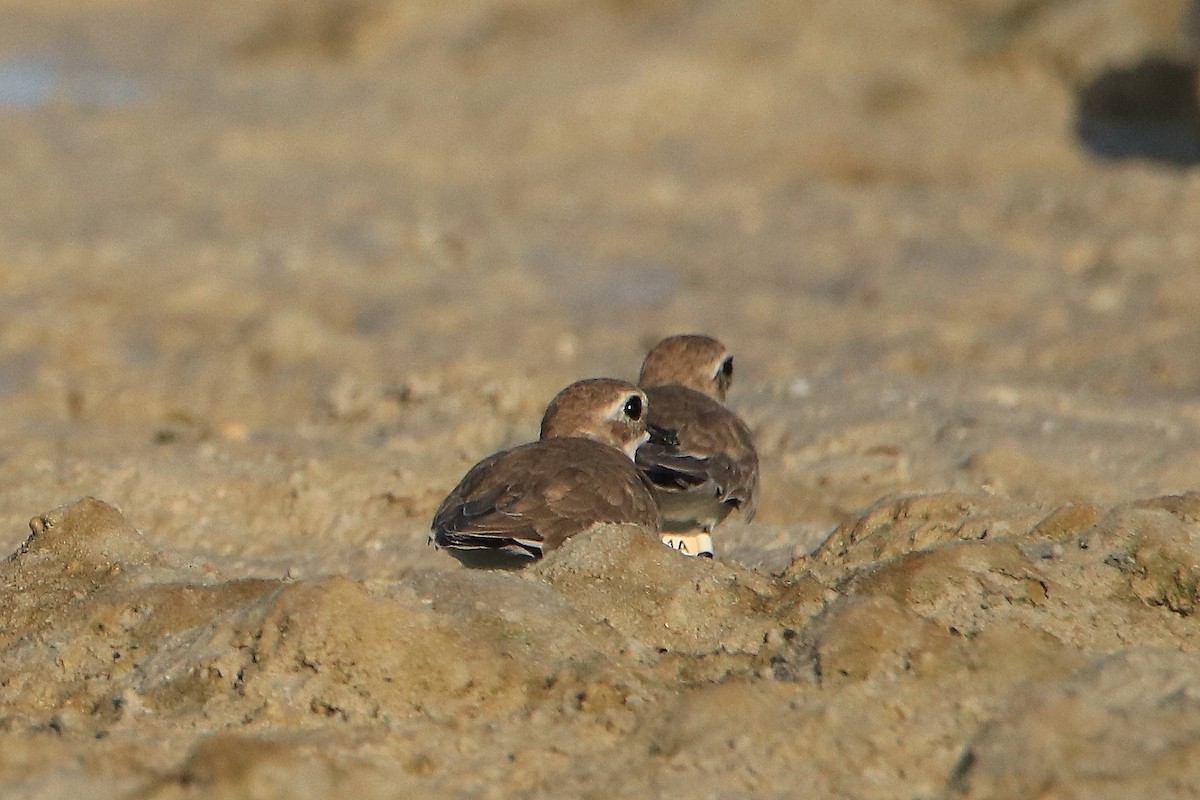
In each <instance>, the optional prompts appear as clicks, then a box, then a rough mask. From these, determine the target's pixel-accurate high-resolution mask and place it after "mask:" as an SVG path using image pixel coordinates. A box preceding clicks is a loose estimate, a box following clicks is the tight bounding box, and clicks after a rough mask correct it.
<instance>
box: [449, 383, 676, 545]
mask: <svg viewBox="0 0 1200 800" xmlns="http://www.w3.org/2000/svg"><path fill="white" fill-rule="evenodd" d="M648 406H649V404H648V402H647V399H646V394H645V392H643V391H642V390H641V389H639V388H638V387H637V386H634V385H633V384H631V383H627V382H625V381H619V380H613V379H610V378H592V379H589V380H583V381H579V382H577V383H573V384H571V385H570V386H568V387H566V388H565V389H563V390H562V391H561V392H559V393H558V395H557V396H556V397H555V398H554V399H553V400H552V401H551V402H550V405H549V406H548V407H547V408H546V414H545V416H544V417H543V418H542V428H541V438H540V439H539V440H538V441H536V442H531V443H529V444H524V445H520V446H518V447H514V448H512V449H511V450H504V451H502V452H499V453H496V454H495V455H492V456H489V457H488V458H485V459H484V460H483V461H480V462H479V463H478V464H476V465H475V466H474V467H472V468H471V469H470V470H469V471H468V472H467V474H466V475H465V476H464V477H463V479H462V480H461V481H460V482H459V484H458V486H456V487H454V490H453V491H451V492H450V495H449V496H448V497H447V498H446V499H445V500H444V501H442V505H441V507H440V508H439V509H438V510H437V513H436V514H435V515H434V517H433V525H432V528H433V534H432V535H431V536H430V537H429V538H430V541H432V542H433V543H434V544H435V545H437V546H438V547H444V548H446V549H447V550H449V551H450V553H451V554H452V555H455V556H456V557H458V558H460V560H462V561H464V563H487V562H488V561H489V559H488V558H487V556H495V555H498V554H505V555H507V556H515V557H517V560H519V559H523V558H528V559H534V558H538V557H540V556H541V555H542V554H543V553H544V552H547V551H550V550H553V549H554V548H556V547H559V546H560V545H561V544H562V543H563V542H564V541H565V540H566V539H568V538H569V537H571V536H573V535H575V534H577V533H580V532H581V531H584V530H587V529H588V528H590V527H591V526H593V525H595V524H596V523H599V522H632V523H636V524H638V525H641V526H643V527H645V528H646V529H647V530H650V531H652V532H654V533H655V534H658V533H659V532H660V528H659V513H658V503H657V502H656V499H655V495H654V490H653V487H652V486H651V485H650V482H649V481H648V480H647V478H646V477H645V475H643V474H642V473H641V472H640V471H639V470H638V469H637V467H635V466H634V463H633V457H634V454H635V453H636V452H637V450H638V448H639V447H640V446H642V445H643V444H644V443H646V442H647V441H654V442H661V443H662V444H664V445H669V444H670V443H671V442H674V441H675V439H674V436H673V435H672V434H671V433H670V432H669V431H665V430H660V429H658V428H657V427H655V426H654V425H652V424H650V423H649V422H648V420H647V408H648ZM479 556H484V558H482V559H480V558H479ZM512 560H513V559H509V561H510V563H511V561H512ZM492 563H494V560H493V561H492Z"/></svg>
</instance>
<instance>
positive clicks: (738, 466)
mask: <svg viewBox="0 0 1200 800" xmlns="http://www.w3.org/2000/svg"><path fill="white" fill-rule="evenodd" d="M732 380H733V356H732V355H730V354H729V351H728V350H727V349H726V348H725V345H723V344H721V343H720V342H719V341H717V340H716V339H713V338H712V337H710V336H700V335H694V334H690V335H682V336H670V337H668V338H666V339H663V340H662V341H661V342H659V343H658V344H657V345H655V346H654V348H653V349H651V350H650V353H649V354H648V355H647V356H646V360H645V361H644V362H643V363H642V371H641V375H640V376H639V377H638V383H639V384H640V385H641V387H642V389H643V390H644V391H645V392H646V396H647V398H648V399H649V421H650V423H651V424H652V425H657V426H660V427H663V428H669V429H672V430H674V432H675V434H676V437H677V443H675V444H670V443H666V442H652V443H649V444H647V445H646V446H645V447H642V448H641V449H639V450H638V451H637V457H636V458H637V465H638V466H639V467H640V468H641V469H642V471H643V472H644V473H645V474H646V476H647V477H648V478H649V479H650V481H651V482H652V483H653V484H654V487H655V490H656V491H657V493H658V501H659V507H660V509H661V511H662V521H663V534H662V539H663V541H664V542H665V543H666V544H668V545H669V546H671V547H673V548H675V549H676V550H679V551H680V552H683V553H686V554H688V555H699V556H708V557H710V558H711V557H712V554H713V547H712V536H711V534H712V530H713V528H714V527H715V526H716V525H717V524H718V523H719V522H721V521H722V520H724V519H725V518H726V517H727V516H728V515H729V514H730V513H731V512H732V511H733V510H735V509H737V510H739V511H741V513H742V516H743V518H744V519H746V520H750V519H752V518H753V517H754V510H755V507H756V505H757V504H758V452H757V451H756V450H755V449H754V440H753V437H752V436H751V434H750V429H749V428H748V427H746V423H744V422H742V420H741V419H740V418H739V417H738V416H737V414H735V413H733V412H732V411H730V410H729V409H728V408H726V407H725V406H724V404H723V401H724V400H725V394H726V392H728V391H729V385H730V383H731V382H732ZM697 530H698V531H699V533H697V532H696V531H697Z"/></svg>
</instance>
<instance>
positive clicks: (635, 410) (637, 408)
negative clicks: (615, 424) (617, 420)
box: [625, 394, 642, 422]
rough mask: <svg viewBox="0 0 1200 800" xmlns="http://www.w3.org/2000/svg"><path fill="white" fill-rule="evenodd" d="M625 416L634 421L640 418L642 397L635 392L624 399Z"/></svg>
mask: <svg viewBox="0 0 1200 800" xmlns="http://www.w3.org/2000/svg"><path fill="white" fill-rule="evenodd" d="M625 416H627V417H629V418H630V419H631V420H634V421H635V422H636V421H637V420H639V419H641V418H642V398H640V397H638V396H637V395H636V394H635V395H633V396H632V397H630V398H629V399H628V400H626V401H625Z"/></svg>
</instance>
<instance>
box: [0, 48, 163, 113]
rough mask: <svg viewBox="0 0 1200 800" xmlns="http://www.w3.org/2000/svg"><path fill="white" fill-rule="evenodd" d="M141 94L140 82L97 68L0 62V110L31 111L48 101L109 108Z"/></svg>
mask: <svg viewBox="0 0 1200 800" xmlns="http://www.w3.org/2000/svg"><path fill="white" fill-rule="evenodd" d="M141 95H142V87H141V85H140V84H139V83H138V82H136V81H134V80H131V79H130V78H126V77H124V76H121V75H118V74H116V73H114V72H110V71H108V70H105V69H103V68H101V67H73V68H68V67H64V66H62V65H60V64H58V63H56V62H55V61H54V60H52V59H50V58H43V57H38V56H24V57H20V58H10V59H6V60H2V61H0V109H10V110H18V111H31V110H37V109H39V108H42V107H44V106H45V105H47V104H49V103H68V104H70V105H73V106H78V107H81V108H113V107H116V106H122V105H126V104H127V103H130V102H132V101H134V100H136V99H138V98H139V97H140V96H141Z"/></svg>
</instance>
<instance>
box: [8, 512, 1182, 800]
mask: <svg viewBox="0 0 1200 800" xmlns="http://www.w3.org/2000/svg"><path fill="white" fill-rule="evenodd" d="M1197 497H1198V496H1197V495H1176V496H1165V497H1158V498H1151V499H1147V500H1143V501H1138V502H1132V503H1124V504H1121V505H1117V506H1114V507H1113V508H1111V509H1109V510H1104V509H1101V508H1099V507H1095V506H1088V505H1064V506H1061V507H1058V508H1053V509H1049V510H1048V509H1045V508H1042V507H1039V506H1035V505H1013V504H1012V503H1011V502H1009V501H1004V502H990V501H988V500H986V499H984V500H981V499H978V498H973V497H968V496H964V495H960V494H955V493H945V494H940V495H939V494H928V495H921V496H919V497H912V498H903V497H901V498H895V499H892V500H889V501H887V502H885V503H883V504H880V505H879V506H877V507H875V508H872V509H869V510H868V511H866V512H865V513H864V514H863V515H862V517H860V518H859V519H857V520H853V521H851V522H849V523H847V524H846V525H844V526H843V527H842V528H841V529H840V531H839V532H837V533H835V534H834V541H833V542H831V543H827V544H826V546H825V547H823V548H820V549H818V550H817V551H816V552H815V553H813V554H812V555H810V556H807V557H804V558H802V559H797V561H796V562H795V563H793V564H792V566H791V568H789V569H788V570H787V571H785V572H783V573H781V574H780V575H777V576H772V575H769V574H765V573H762V572H756V571H753V570H749V569H746V568H744V567H741V566H739V565H738V564H736V563H734V562H722V561H716V562H714V561H710V560H706V559H689V558H684V557H681V556H680V555H679V554H678V553H675V552H673V551H671V550H669V549H667V548H665V547H663V546H662V545H661V544H660V543H659V542H658V541H657V540H656V539H655V537H653V536H650V535H648V534H647V532H646V531H644V530H641V529H639V528H637V527H635V526H621V525H601V526H597V527H596V528H595V529H593V530H592V531H590V532H588V533H587V534H584V535H580V536H578V537H575V538H573V539H572V540H570V541H568V542H567V543H566V544H565V545H564V546H563V547H562V548H561V549H559V550H558V551H556V552H555V553H552V554H550V555H549V556H547V557H546V558H545V559H544V560H543V561H541V562H540V563H537V564H534V565H532V566H530V567H528V568H526V569H525V570H519V571H503V570H501V571H486V570H470V569H463V568H461V567H458V566H456V565H452V564H451V563H450V562H448V563H447V564H445V565H444V566H442V568H438V569H415V570H411V571H409V572H408V573H406V574H405V575H403V576H398V577H394V578H392V579H389V580H369V581H368V580H355V579H351V578H348V577H343V576H337V575H330V576H314V577H312V578H310V579H304V580H286V579H271V578H255V577H247V576H235V575H223V574H222V573H221V571H220V570H219V569H216V568H214V567H212V565H202V566H200V567H197V566H195V565H192V564H191V563H190V562H188V561H187V560H186V559H181V558H180V557H179V556H178V555H172V554H170V553H157V552H156V550H155V548H154V547H153V544H152V542H153V534H149V535H147V534H142V533H139V532H138V531H137V530H136V529H135V528H134V527H133V526H132V525H131V524H130V523H129V522H128V521H126V520H125V518H124V517H123V516H122V515H121V514H120V512H119V511H117V510H116V509H115V508H114V507H112V506H111V505H108V504H106V503H103V502H101V501H99V500H95V499H92V498H86V499H84V500H81V501H79V502H78V503H75V504H72V505H69V506H65V507H63V508H60V509H56V510H54V511H52V512H48V513H46V514H44V515H41V516H39V517H37V518H36V519H35V520H34V522H33V523H32V525H31V528H32V530H33V535H32V536H31V537H30V538H29V540H28V541H27V542H26V543H25V544H24V545H22V546H21V547H20V549H18V551H17V552H16V553H14V554H13V556H12V557H11V558H10V559H9V560H8V561H7V562H5V563H4V564H3V568H2V569H0V580H2V581H3V583H2V587H3V591H4V592H5V600H6V602H5V603H4V604H3V605H2V606H0V608H2V609H3V611H2V613H0V664H3V670H2V671H0V682H3V685H4V686H5V687H6V690H7V691H6V692H5V694H4V698H3V702H2V703H0V724H2V725H3V729H4V730H7V731H10V732H12V733H13V734H14V735H16V734H19V733H22V732H23V735H28V734H29V733H32V734H33V735H39V734H40V735H44V736H52V737H54V741H55V742H57V743H58V744H57V746H58V747H60V748H65V751H64V752H66V753H71V752H76V753H82V752H84V751H85V750H87V749H89V748H94V747H96V746H97V745H95V744H94V743H95V742H101V743H102V744H101V745H100V746H101V747H107V748H113V749H114V751H115V752H125V753H140V754H141V755H139V756H135V757H134V763H141V762H140V759H146V758H154V759H158V760H160V761H162V762H163V763H165V764H166V765H168V768H166V769H161V770H158V771H157V772H156V773H155V774H154V775H143V776H142V777H141V778H140V779H138V778H137V777H135V776H131V775H129V774H128V772H127V771H126V772H124V773H123V772H122V771H121V770H117V774H118V775H120V776H122V777H121V778H120V781H118V782H119V783H120V784H121V785H122V786H126V787H128V786H129V785H137V786H140V787H141V791H143V792H144V796H148V797H190V796H229V797H235V796H245V795H247V794H248V793H249V794H255V793H258V794H262V793H266V794H277V793H284V794H290V795H292V796H300V797H304V796H311V797H319V796H328V795H329V794H330V793H335V792H341V791H345V790H346V787H354V791H355V793H356V794H358V795H361V796H362V797H364V798H371V797H377V796H378V797H384V796H388V794H387V792H388V791H389V789H388V787H392V788H395V787H405V790H406V791H411V792H418V793H422V794H430V793H431V792H432V794H431V795H430V796H437V795H438V793H439V792H444V791H451V792H457V793H462V792H467V793H470V792H472V791H478V790H480V789H481V787H483V786H485V785H487V786H491V787H492V789H493V790H494V791H495V792H497V793H500V794H511V793H521V792H524V793H528V794H531V795H533V796H549V795H548V794H547V793H553V792H558V793H560V794H561V793H563V792H565V793H567V794H571V793H572V791H574V790H578V791H583V790H584V789H585V788H586V787H588V786H594V785H596V784H595V781H596V780H598V776H597V774H596V773H595V772H594V771H593V770H591V769H589V768H587V767H586V766H585V764H587V763H593V762H594V759H595V758H597V757H602V759H603V760H604V761H605V763H607V764H609V765H610V770H611V773H610V774H607V775H606V776H605V777H604V779H603V780H604V781H605V785H606V786H608V787H610V788H611V789H612V791H613V792H614V793H617V794H621V793H624V794H626V795H628V796H635V795H645V794H648V793H649V794H653V793H657V794H658V795H660V796H664V797H674V796H679V797H686V796H696V794H697V793H699V794H701V795H702V796H708V794H711V792H724V793H735V794H736V793H739V792H750V793H754V794H763V793H765V794H780V793H783V794H786V793H787V792H788V791H790V789H791V788H794V785H795V782H796V781H802V782H803V783H804V784H805V785H806V786H808V787H810V789H811V791H813V792H814V793H815V794H817V795H823V796H846V795H856V796H863V797H884V796H893V795H894V793H895V792H896V791H897V789H898V788H899V790H901V791H903V792H904V793H906V794H911V795H914V796H929V797H934V796H941V797H945V798H951V797H977V798H982V797H1021V796H1029V794H1030V793H1031V792H1035V790H1037V789H1038V788H1039V787H1040V788H1044V787H1046V786H1054V787H1059V788H1058V789H1056V791H1059V793H1060V794H1061V795H1062V796H1064V797H1073V796H1078V797H1085V796H1088V797H1104V796H1113V797H1116V796H1119V794H1120V792H1118V791H1117V789H1115V788H1113V787H1117V786H1119V787H1121V791H1128V790H1129V787H1131V786H1132V787H1141V788H1140V789H1139V793H1145V794H1147V796H1151V795H1153V796H1168V797H1170V796H1178V797H1184V796H1187V794H1186V792H1185V791H1184V789H1181V788H1179V787H1185V788H1186V789H1187V790H1188V791H1190V790H1191V788H1194V786H1195V778H1194V776H1190V771H1189V770H1190V768H1189V767H1187V766H1186V763H1185V762H1186V753H1187V752H1190V750H1189V748H1194V747H1195V743H1194V742H1193V741H1192V739H1194V738H1195V736H1193V734H1194V733H1195V731H1192V728H1193V727H1195V726H1194V725H1192V723H1191V716H1193V714H1194V712H1193V710H1191V709H1190V706H1189V705H1188V702H1187V697H1188V696H1189V694H1188V693H1189V692H1191V691H1192V688H1191V687H1190V685H1189V684H1188V681H1190V680H1192V678H1193V677H1194V675H1193V673H1195V672H1196V665H1195V664H1194V663H1193V662H1194V661H1195V656H1196V654H1195V653H1194V652H1193V647H1192V646H1191V642H1193V640H1194V637H1192V636H1191V635H1190V628H1189V626H1190V624H1191V619H1190V615H1191V613H1192V610H1193V608H1194V604H1195V585H1196V580H1195V573H1194V570H1195V566H1194V565H1195V564H1196V563H1198V562H1200V538H1198V537H1197V535H1196V529H1197V524H1198V523H1197V519H1198V518H1200V501H1198V500H1197ZM1001 523H1003V524H1001ZM985 531H986V532H987V534H986V535H983V534H982V532H985ZM994 531H1003V532H1004V533H1003V535H999V534H995V533H993V532H994ZM1129 719H1135V720H1137V721H1138V723H1137V725H1136V726H1130V725H1128V724H1127V721H1128V720H1129ZM1122 721H1124V722H1122ZM1135 729H1136V730H1137V731H1138V733H1136V734H1135V733H1134V732H1133V731H1134V730H1135ZM480 737H483V738H482V739H481V738H480ZM1189 737H1191V738H1189ZM484 739H488V740H493V739H494V740H495V741H496V742H498V743H501V742H502V744H496V745H495V747H499V748H500V752H501V755H500V758H499V759H497V757H496V753H495V752H493V750H492V749H491V747H488V746H482V743H483V741H484ZM364 747H366V748H367V751H363V750H362V748H364ZM20 752H21V751H20V750H15V751H14V753H20ZM363 752H369V753H374V754H376V756H379V757H378V758H377V757H374V756H372V757H366V756H364V755H363ZM901 753H908V754H910V756H909V757H901V756H900V755H899V754H901ZM912 754H918V755H919V758H916V759H914V758H912V757H911V755H912ZM1118 755H1120V756H1121V758H1118ZM16 757H17V756H16V755H14V758H16ZM1122 759H1123V760H1122ZM864 764H869V765H870V768H869V769H864V767H863V765H864ZM1110 764H1111V765H1115V766H1111V767H1108V769H1109V771H1108V772H1103V770H1102V768H1103V767H1105V766H1106V765H1110ZM647 766H649V767H651V768H650V769H647ZM662 770H665V771H667V772H669V773H670V774H671V775H673V776H674V777H673V780H672V783H671V786H670V787H668V788H666V789H663V788H662V787H661V786H658V785H657V784H656V783H655V779H654V778H653V776H654V775H655V774H658V773H659V772H660V771H662ZM80 774H81V775H86V774H89V773H88V772H87V770H84V772H83V773H80ZM1080 775H1085V776H1092V777H1091V778H1088V779H1085V780H1081V779H1080V777H1079V776H1080ZM1172 776H1173V777H1172ZM81 779H82V778H81ZM64 780H65V779H64ZM1089 780H1090V781H1091V782H1090V783H1089ZM1172 781H1174V782H1172ZM63 785H66V784H63ZM448 787H449V788H448ZM551 787H553V792H552V790H551ZM1110 790H1111V791H1110ZM1143 790H1144V791H1143ZM706 792H707V793H708V794H706ZM1105 792H1109V794H1107V795H1106V794H1105ZM1172 792H1175V794H1172Z"/></svg>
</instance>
